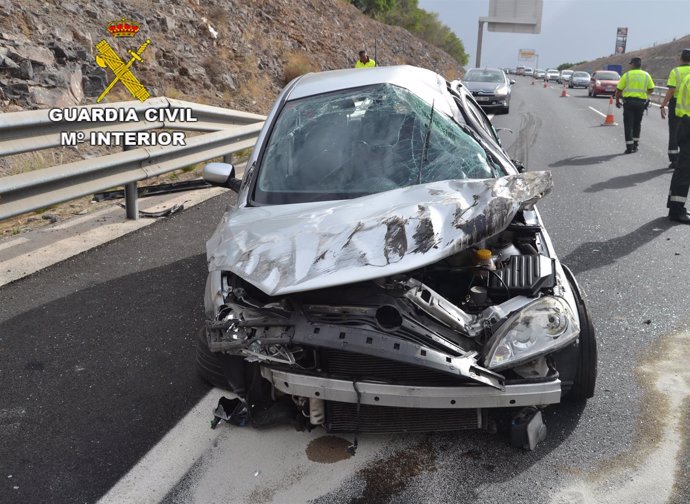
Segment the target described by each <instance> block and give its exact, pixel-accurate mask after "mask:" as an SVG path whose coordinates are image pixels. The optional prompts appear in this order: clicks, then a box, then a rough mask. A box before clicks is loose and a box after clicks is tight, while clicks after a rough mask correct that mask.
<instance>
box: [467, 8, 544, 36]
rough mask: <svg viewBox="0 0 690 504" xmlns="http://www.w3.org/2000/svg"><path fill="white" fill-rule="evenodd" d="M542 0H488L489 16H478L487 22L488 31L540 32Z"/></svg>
mask: <svg viewBox="0 0 690 504" xmlns="http://www.w3.org/2000/svg"><path fill="white" fill-rule="evenodd" d="M543 4H544V0H489V16H488V17H486V18H479V20H480V21H485V22H487V23H488V27H487V29H488V30H489V31H490V32H510V33H533V34H536V33H541V12H542V7H543Z"/></svg>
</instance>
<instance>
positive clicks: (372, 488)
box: [350, 440, 436, 504]
mask: <svg viewBox="0 0 690 504" xmlns="http://www.w3.org/2000/svg"><path fill="white" fill-rule="evenodd" d="M435 470H436V454H435V453H434V449H433V447H432V446H431V442H430V441H429V440H425V441H422V442H421V443H419V444H417V445H415V446H413V447H412V448H409V449H406V450H404V451H399V452H396V453H394V454H393V455H390V456H389V457H387V458H385V459H382V460H377V461H375V462H373V463H372V464H370V465H369V466H367V467H365V468H363V469H360V470H359V471H357V477H359V478H361V479H362V480H363V481H364V482H365V484H366V486H365V488H364V492H363V493H362V495H361V496H359V497H357V498H356V499H352V500H351V501H350V504H383V503H386V502H389V501H390V499H391V498H392V497H394V496H396V495H398V494H399V493H401V492H402V491H403V490H404V489H405V487H406V486H407V485H408V484H409V483H410V480H411V479H412V478H413V477H415V476H418V475H420V474H422V473H425V472H430V471H435Z"/></svg>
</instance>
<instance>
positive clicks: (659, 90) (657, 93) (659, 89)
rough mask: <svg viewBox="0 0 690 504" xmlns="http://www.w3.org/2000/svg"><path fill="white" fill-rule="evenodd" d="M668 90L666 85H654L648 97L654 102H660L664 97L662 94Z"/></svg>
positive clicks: (664, 94)
mask: <svg viewBox="0 0 690 504" xmlns="http://www.w3.org/2000/svg"><path fill="white" fill-rule="evenodd" d="M667 90H668V88H667V87H664V86H657V85H655V86H654V92H653V93H652V94H651V95H650V99H651V100H652V101H653V102H654V103H661V102H662V101H663V99H664V96H666V91H667Z"/></svg>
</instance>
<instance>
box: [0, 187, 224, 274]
mask: <svg viewBox="0 0 690 504" xmlns="http://www.w3.org/2000/svg"><path fill="white" fill-rule="evenodd" d="M226 191H227V189H222V188H219V187H213V188H210V189H204V190H200V191H192V192H191V193H182V194H178V195H176V196H175V197H174V198H171V199H169V200H166V201H165V203H162V204H160V205H158V206H164V207H165V208H167V207H170V206H172V205H175V204H182V203H184V205H185V208H188V207H190V206H194V205H196V204H198V203H201V202H203V201H205V200H207V199H209V198H212V197H214V196H217V195H219V194H222V193H223V192H226ZM154 208H155V207H154ZM84 217H86V216H84ZM89 218H91V219H94V221H95V223H94V227H92V228H91V229H89V230H87V231H84V232H81V233H77V234H75V235H72V236H68V237H67V238H65V239H62V240H58V241H55V242H53V243H51V244H50V245H46V246H44V247H40V248H37V249H35V250H31V251H30V252H27V253H23V254H20V255H13V254H12V253H10V252H8V253H7V254H6V256H7V257H3V256H1V255H0V263H1V266H0V286H3V285H5V284H8V283H10V282H13V281H15V280H18V279H20V278H23V277H25V276H27V275H30V274H32V273H35V272H36V271H40V270H42V269H44V268H47V267H48V266H52V265H53V264H57V263H59V262H61V261H64V260H65V259H69V258H70V257H73V256H75V255H77V254H80V253H82V252H84V251H86V250H90V249H92V248H94V247H97V246H99V245H102V244H104V243H107V242H109V241H112V240H114V239H115V238H118V237H120V236H124V235H126V234H128V233H131V232H132V231H136V230H137V229H140V228H143V227H145V226H150V225H151V224H153V223H154V222H156V219H139V220H127V219H126V218H125V215H124V210H122V209H121V208H119V207H112V208H108V209H105V210H104V211H102V212H101V211H98V212H94V213H93V214H91V215H90V216H89ZM106 218H108V219H109V220H110V222H103V221H105V220H106ZM83 223H84V222H83V221H81V219H80V220H79V222H78V224H83ZM65 225H66V227H72V225H71V224H69V221H68V222H67V223H65V224H63V226H65ZM52 229H55V228H46V229H45V231H46V232H51V230H52ZM58 231H59V230H58ZM33 232H38V231H33ZM27 241H29V240H27ZM10 243H11V242H10ZM0 250H1V249H0Z"/></svg>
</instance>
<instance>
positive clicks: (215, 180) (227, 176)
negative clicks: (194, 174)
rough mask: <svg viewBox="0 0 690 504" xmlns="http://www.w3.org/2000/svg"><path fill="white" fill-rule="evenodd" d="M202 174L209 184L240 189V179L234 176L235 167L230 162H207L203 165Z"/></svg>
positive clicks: (237, 190) (236, 190)
mask: <svg viewBox="0 0 690 504" xmlns="http://www.w3.org/2000/svg"><path fill="white" fill-rule="evenodd" d="M202 175H203V177H204V180H205V181H206V182H208V183H209V184H211V185H214V186H219V187H225V188H227V189H231V190H233V191H235V192H239V191H240V186H241V185H242V181H241V180H239V179H236V178H235V167H234V166H233V165H232V164H230V163H208V164H207V165H206V166H204V170H203V172H202Z"/></svg>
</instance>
